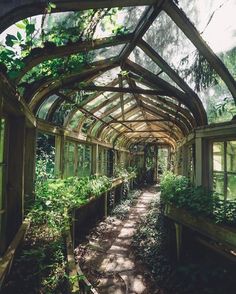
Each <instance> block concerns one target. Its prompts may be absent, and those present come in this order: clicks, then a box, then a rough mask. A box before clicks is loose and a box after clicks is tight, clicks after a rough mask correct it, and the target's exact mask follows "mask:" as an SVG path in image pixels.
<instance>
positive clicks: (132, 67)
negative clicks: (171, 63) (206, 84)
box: [124, 60, 207, 125]
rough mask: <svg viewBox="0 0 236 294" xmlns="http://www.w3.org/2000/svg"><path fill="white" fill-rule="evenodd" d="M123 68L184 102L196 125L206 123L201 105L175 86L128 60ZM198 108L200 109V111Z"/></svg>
mask: <svg viewBox="0 0 236 294" xmlns="http://www.w3.org/2000/svg"><path fill="white" fill-rule="evenodd" d="M124 69H125V70H128V71H131V72H134V73H135V74H137V75H138V76H140V78H144V79H145V80H149V81H150V82H151V83H153V84H156V85H157V86H158V87H161V88H162V89H163V90H164V91H167V92H168V93H169V95H166V96H173V97H176V98H177V99H178V101H179V102H181V103H182V104H184V105H185V106H186V107H188V109H189V110H190V111H191V112H192V114H193V116H194V117H195V119H196V122H197V123H198V125H202V124H206V123H207V122H206V112H205V109H204V108H203V106H202V105H198V103H197V102H196V101H195V100H194V99H192V100H191V99H190V97H189V96H188V95H187V94H186V93H184V92H182V91H180V90H179V89H177V88H176V87H174V86H172V85H170V84H169V83H168V82H166V81H164V80H162V79H161V78H159V77H158V76H156V75H154V74H153V73H151V72H150V71H148V70H146V69H145V68H143V67H142V66H140V65H138V64H136V63H134V62H132V61H130V60H126V62H125V64H124ZM200 108H201V110H202V111H200Z"/></svg>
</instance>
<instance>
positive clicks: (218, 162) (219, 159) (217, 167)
mask: <svg viewBox="0 0 236 294" xmlns="http://www.w3.org/2000/svg"><path fill="white" fill-rule="evenodd" d="M213 170H214V171H224V143H223V142H219V143H214V144H213Z"/></svg>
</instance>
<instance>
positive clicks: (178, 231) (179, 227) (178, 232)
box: [175, 223, 182, 261]
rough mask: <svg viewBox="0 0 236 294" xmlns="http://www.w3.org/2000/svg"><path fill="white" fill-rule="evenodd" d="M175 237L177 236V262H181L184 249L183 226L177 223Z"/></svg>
mask: <svg viewBox="0 0 236 294" xmlns="http://www.w3.org/2000/svg"><path fill="white" fill-rule="evenodd" d="M175 235H176V254H177V261H179V260H180V254H181V248H182V225H180V224H178V223H175Z"/></svg>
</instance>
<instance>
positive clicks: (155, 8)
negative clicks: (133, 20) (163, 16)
mask: <svg viewBox="0 0 236 294" xmlns="http://www.w3.org/2000/svg"><path fill="white" fill-rule="evenodd" d="M163 2H164V0H157V1H155V4H154V5H152V6H150V7H149V9H147V11H146V12H145V14H144V15H143V16H142V19H140V21H139V24H138V26H137V27H136V29H135V31H134V37H133V39H132V40H131V42H130V43H129V44H127V45H126V46H125V48H124V49H123V50H122V52H121V53H120V59H121V61H122V63H123V62H124V61H125V60H126V58H128V56H129V55H130V53H131V52H132V51H133V49H134V47H135V46H136V43H137V41H138V40H140V39H141V38H142V37H143V35H144V34H145V33H146V31H147V30H148V28H149V27H150V25H151V24H152V23H153V21H154V20H155V19H156V17H157V16H158V14H159V13H160V12H161V10H162V9H161V6H162V3H163Z"/></svg>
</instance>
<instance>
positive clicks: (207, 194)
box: [160, 172, 236, 225]
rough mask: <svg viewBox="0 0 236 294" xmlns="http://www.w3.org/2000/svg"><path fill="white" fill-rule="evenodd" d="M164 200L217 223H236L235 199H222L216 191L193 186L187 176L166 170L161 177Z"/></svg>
mask: <svg viewBox="0 0 236 294" xmlns="http://www.w3.org/2000/svg"><path fill="white" fill-rule="evenodd" d="M160 186H161V196H162V199H163V201H164V202H166V203H172V204H174V205H176V206H177V207H182V208H185V209H188V210H189V211H191V213H193V214H199V215H203V216H208V217H210V218H212V219H213V220H214V221H215V222H217V223H224V224H230V225H235V224H236V201H235V200H226V201H224V200H222V199H220V197H219V195H217V193H214V192H212V191H209V190H208V189H206V188H204V187H194V186H193V185H192V184H191V183H190V181H189V180H188V178H186V177H184V176H180V175H175V174H173V173H172V172H166V173H165V174H164V175H163V177H162V179H161V183H160Z"/></svg>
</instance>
